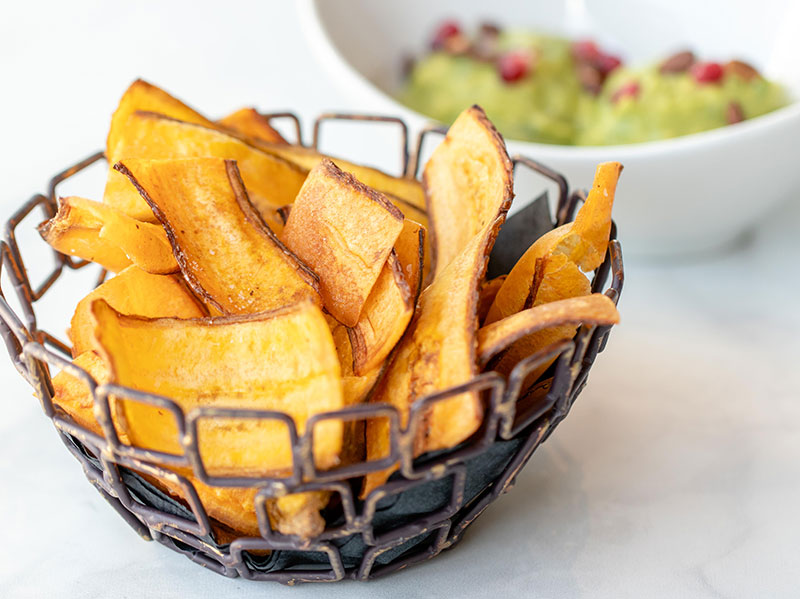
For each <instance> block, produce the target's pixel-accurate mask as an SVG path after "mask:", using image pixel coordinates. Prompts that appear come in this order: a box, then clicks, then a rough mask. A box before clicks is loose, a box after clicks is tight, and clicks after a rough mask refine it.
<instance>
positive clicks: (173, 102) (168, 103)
mask: <svg viewBox="0 0 800 599" xmlns="http://www.w3.org/2000/svg"><path fill="white" fill-rule="evenodd" d="M139 110H144V111H149V112H157V113H159V114H163V115H165V116H169V117H172V118H175V119H180V120H182V121H186V122H187V123H197V124H198V125H203V126H205V127H213V126H214V124H213V123H212V122H211V121H209V120H208V119H207V118H206V117H204V116H203V115H202V114H200V113H199V112H197V111H196V110H194V109H192V108H189V107H188V106H187V105H186V104H184V103H183V102H181V101H180V100H178V99H177V98H174V97H173V96H171V95H170V94H168V93H167V92H165V91H164V90H163V89H161V88H159V87H156V86H155V85H152V84H151V83H148V82H147V81H143V80H142V79H137V80H136V81H134V82H133V83H132V84H131V85H130V87H128V89H127V90H125V93H124V94H123V95H122V98H121V99H120V101H119V105H118V106H117V109H116V110H115V111H114V114H113V115H112V117H111V126H110V127H109V130H108V139H107V140H106V157H107V158H109V162H110V164H114V163H113V162H111V157H112V156H115V155H116V154H115V148H116V146H117V143H119V140H120V138H121V137H122V136H124V135H125V127H126V124H127V121H128V117H129V116H130V115H131V114H133V113H134V112H136V111H139Z"/></svg>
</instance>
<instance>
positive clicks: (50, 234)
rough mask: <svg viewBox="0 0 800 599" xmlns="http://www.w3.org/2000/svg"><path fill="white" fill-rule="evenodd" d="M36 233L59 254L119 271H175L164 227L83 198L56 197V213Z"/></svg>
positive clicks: (175, 267) (174, 263)
mask: <svg viewBox="0 0 800 599" xmlns="http://www.w3.org/2000/svg"><path fill="white" fill-rule="evenodd" d="M38 230H39V234H40V235H41V236H42V238H43V239H44V240H45V241H46V242H47V243H49V244H50V245H51V246H52V247H53V248H54V249H56V250H58V251H59V252H61V253H62V254H68V255H70V256H77V257H78V258H81V259H83V260H89V261H90V262H96V263H98V264H100V265H101V266H102V267H103V268H105V269H106V270H109V271H111V272H119V271H121V270H123V269H125V268H127V267H128V266H130V265H131V264H135V265H136V266H138V267H139V268H141V269H142V270H145V271H147V272H151V273H155V274H167V273H172V272H178V263H177V262H176V261H175V257H174V256H173V255H172V248H171V247H170V245H169V241H168V240H167V236H166V234H165V233H164V230H163V229H162V228H161V227H159V226H158V225H153V224H151V223H145V222H140V221H137V220H135V219H133V218H131V217H129V216H127V215H125V214H123V213H122V212H119V211H118V210H115V209H114V208H112V207H110V206H106V205H104V204H101V203H99V202H93V201H92V200H87V199H85V198H79V197H76V196H71V197H67V198H60V199H59V202H58V212H57V213H56V215H55V216H54V217H53V218H51V219H50V220H47V221H45V222H43V223H42V224H40V225H39V227H38Z"/></svg>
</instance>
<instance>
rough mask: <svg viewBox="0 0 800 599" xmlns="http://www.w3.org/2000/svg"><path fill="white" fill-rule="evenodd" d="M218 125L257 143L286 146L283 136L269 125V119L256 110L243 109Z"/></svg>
mask: <svg viewBox="0 0 800 599" xmlns="http://www.w3.org/2000/svg"><path fill="white" fill-rule="evenodd" d="M216 124H217V125H218V126H220V127H222V128H224V129H227V130H228V131H230V132H231V133H234V134H236V135H241V136H243V137H245V138H247V139H251V140H253V141H256V142H264V143H274V144H286V140H285V139H284V138H283V136H282V135H281V134H280V133H278V132H277V131H276V130H275V129H273V128H272V125H270V124H269V119H268V118H266V117H264V116H263V115H262V114H261V113H260V112H258V111H257V110H256V109H255V108H241V109H239V110H237V111H236V112H232V113H231V114H229V115H227V116H225V117H223V118H221V119H220V120H218V121H217V123H216Z"/></svg>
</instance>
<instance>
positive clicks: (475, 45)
mask: <svg viewBox="0 0 800 599" xmlns="http://www.w3.org/2000/svg"><path fill="white" fill-rule="evenodd" d="M399 99H400V100H401V101H402V102H403V103H405V104H406V105H408V106H409V107H410V108H412V109H414V110H416V111H418V112H421V113H423V114H426V115H428V116H430V117H432V118H435V119H437V120H439V121H442V122H445V123H450V122H452V121H453V120H454V119H455V118H456V116H457V115H458V114H459V113H460V112H461V111H462V110H463V109H464V107H465V106H468V105H470V104H479V105H480V106H481V107H483V109H484V110H485V111H486V113H487V114H488V116H489V118H490V119H492V121H493V122H494V123H495V124H496V125H497V128H498V129H499V130H500V132H501V133H503V134H504V135H505V136H507V137H509V138H512V139H520V140H526V141H536V142H542V143H553V144H574V145H609V144H627V143H637V142H643V141H651V140H657V139H666V138H670V137H677V136H680V135H687V134H689V133H696V132H699V131H705V130H708V129H714V128H717V127H723V126H725V125H729V124H733V123H736V122H739V121H742V120H745V119H748V118H753V117H756V116H759V115H762V114H765V113H767V112H771V111H773V110H776V109H777V108H780V107H782V106H784V105H786V104H787V102H788V98H787V96H786V93H785V92H784V90H783V88H782V87H781V86H779V85H777V84H775V83H773V82H770V81H768V80H767V79H765V78H764V77H763V76H761V75H760V74H759V73H758V72H757V71H756V70H755V69H754V68H753V67H751V66H749V65H747V64H746V63H743V62H741V61H731V62H729V63H727V64H725V65H722V64H719V63H715V62H701V61H698V60H697V59H696V58H695V57H694V55H693V54H692V53H691V52H681V53H678V54H676V55H673V56H672V57H668V58H667V59H665V60H664V61H662V62H660V63H657V64H653V65H649V66H645V67H640V68H629V67H626V66H623V65H622V61H621V60H620V59H619V58H617V57H615V56H613V55H611V54H608V53H606V52H603V51H602V50H600V49H599V48H598V47H597V45H596V44H594V43H593V42H591V41H581V42H572V41H570V40H567V39H564V38H560V37H555V36H550V35H543V34H538V33H529V32H520V31H501V30H499V29H498V28H497V27H491V26H486V25H484V26H483V27H481V31H480V33H479V34H478V35H477V36H476V37H475V38H474V39H470V38H467V37H466V36H465V35H464V34H463V33H461V30H460V27H458V25H457V24H454V23H452V22H449V23H447V24H445V25H443V26H442V27H441V28H440V29H439V31H438V32H437V35H436V37H435V38H434V41H433V51H432V52H431V53H430V54H429V55H427V56H425V57H423V58H422V59H420V60H418V61H416V63H415V64H414V65H413V67H412V68H411V69H410V71H409V75H408V78H407V80H406V84H405V86H404V88H403V90H402V91H401V93H400V95H399Z"/></svg>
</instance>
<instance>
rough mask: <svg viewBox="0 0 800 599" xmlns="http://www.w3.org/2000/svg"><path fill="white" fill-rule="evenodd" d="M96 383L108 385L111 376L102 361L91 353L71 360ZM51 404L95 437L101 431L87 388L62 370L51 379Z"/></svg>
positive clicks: (85, 353)
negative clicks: (52, 392)
mask: <svg viewBox="0 0 800 599" xmlns="http://www.w3.org/2000/svg"><path fill="white" fill-rule="evenodd" d="M72 363H73V364H75V366H78V367H80V368H83V370H85V371H86V372H87V373H89V375H90V376H91V377H92V378H93V379H94V380H95V381H96V382H97V383H98V384H102V383H108V382H110V381H111V375H110V373H109V372H108V368H107V367H106V365H105V363H104V362H103V360H101V359H100V356H98V355H97V354H96V353H94V352H93V351H86V352H83V353H82V354H80V355H79V356H77V357H76V358H75V359H73V360H72ZM53 391H54V394H53V403H54V404H56V405H57V406H59V407H60V408H61V409H62V410H64V411H65V412H66V413H67V414H69V415H70V416H71V417H72V419H73V420H74V421H75V422H76V423H77V424H78V425H80V426H81V427H83V428H85V429H87V430H89V431H91V432H93V433H94V434H96V435H100V436H102V435H103V431H102V429H101V428H100V425H99V424H98V423H97V420H96V419H95V416H94V404H93V402H92V396H91V394H90V393H89V388H88V387H87V386H86V384H85V383H84V382H83V381H82V380H81V379H79V378H76V377H74V376H72V375H71V374H69V373H68V372H66V371H65V370H62V371H61V372H59V373H58V374H57V375H55V376H54V377H53Z"/></svg>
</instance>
